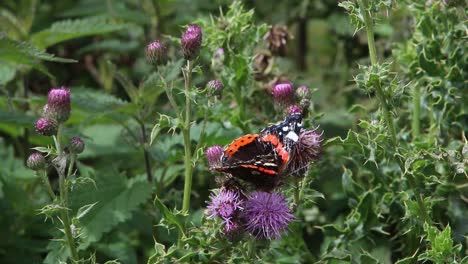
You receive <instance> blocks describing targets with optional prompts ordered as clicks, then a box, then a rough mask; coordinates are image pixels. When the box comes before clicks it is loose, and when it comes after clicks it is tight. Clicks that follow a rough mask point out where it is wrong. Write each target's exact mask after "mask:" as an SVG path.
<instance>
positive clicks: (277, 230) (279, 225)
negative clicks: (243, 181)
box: [242, 191, 294, 239]
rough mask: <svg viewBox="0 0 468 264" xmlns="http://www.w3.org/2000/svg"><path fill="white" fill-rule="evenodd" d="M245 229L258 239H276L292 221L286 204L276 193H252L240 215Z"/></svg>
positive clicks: (292, 217)
mask: <svg viewBox="0 0 468 264" xmlns="http://www.w3.org/2000/svg"><path fill="white" fill-rule="evenodd" d="M242 216H243V219H244V220H245V222H246V225H245V228H246V230H247V231H249V232H250V233H251V234H252V235H254V236H256V237H257V238H260V239H278V238H280V237H281V232H283V231H285V230H286V228H287V227H288V224H289V223H290V222H291V221H292V220H293V219H294V216H293V214H292V213H291V210H290V209H289V207H288V203H287V201H286V199H284V197H283V196H281V195H280V194H277V193H268V192H258V191H256V192H253V193H252V194H251V195H250V196H249V197H248V199H247V201H246V202H245V205H244V210H243V213H242Z"/></svg>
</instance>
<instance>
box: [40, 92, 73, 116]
mask: <svg viewBox="0 0 468 264" xmlns="http://www.w3.org/2000/svg"><path fill="white" fill-rule="evenodd" d="M43 111H44V113H43V115H44V117H50V118H52V119H55V120H57V122H59V123H63V122H65V121H67V120H68V118H70V111H71V105H70V90H69V89H67V88H65V87H60V88H54V89H52V90H50V91H49V95H48V97H47V105H45V106H44V109H43Z"/></svg>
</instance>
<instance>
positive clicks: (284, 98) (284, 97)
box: [272, 82, 294, 106]
mask: <svg viewBox="0 0 468 264" xmlns="http://www.w3.org/2000/svg"><path fill="white" fill-rule="evenodd" d="M272 94H273V99H274V101H275V102H276V103H277V104H279V105H282V106H286V105H289V104H291V103H292V101H293V100H294V87H293V84H292V83H290V82H284V83H279V84H277V85H275V87H273V91H272Z"/></svg>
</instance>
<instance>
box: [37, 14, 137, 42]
mask: <svg viewBox="0 0 468 264" xmlns="http://www.w3.org/2000/svg"><path fill="white" fill-rule="evenodd" d="M129 26H131V25H130V24H126V23H118V22H115V21H113V20H111V19H107V18H103V17H92V18H84V19H75V20H65V21H60V22H56V23H54V24H52V26H51V27H50V28H48V29H45V30H42V31H40V32H37V33H36V34H34V35H32V37H31V42H32V43H34V44H35V45H36V46H38V47H40V48H47V47H50V46H52V45H55V44H57V43H60V42H63V41H66V40H69V39H75V38H81V37H86V36H92V35H100V34H105V33H109V32H114V31H118V30H122V29H125V28H128V27H129Z"/></svg>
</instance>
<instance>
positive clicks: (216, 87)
mask: <svg viewBox="0 0 468 264" xmlns="http://www.w3.org/2000/svg"><path fill="white" fill-rule="evenodd" d="M206 87H207V88H208V92H209V94H211V95H215V96H218V95H221V92H222V91H223V89H224V85H223V83H222V82H221V81H220V80H211V81H209V82H208V83H207V84H206Z"/></svg>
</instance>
